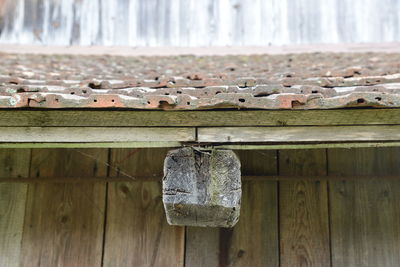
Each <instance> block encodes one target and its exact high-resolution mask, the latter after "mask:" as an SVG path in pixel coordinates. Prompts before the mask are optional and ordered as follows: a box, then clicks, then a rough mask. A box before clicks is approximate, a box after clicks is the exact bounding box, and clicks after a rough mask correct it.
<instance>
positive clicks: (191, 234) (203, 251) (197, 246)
mask: <svg viewBox="0 0 400 267" xmlns="http://www.w3.org/2000/svg"><path fill="white" fill-rule="evenodd" d="M219 232H220V229H219V228H210V227H207V228H205V227H190V226H188V227H186V242H185V266H219V254H220V253H219V246H220V240H219Z"/></svg>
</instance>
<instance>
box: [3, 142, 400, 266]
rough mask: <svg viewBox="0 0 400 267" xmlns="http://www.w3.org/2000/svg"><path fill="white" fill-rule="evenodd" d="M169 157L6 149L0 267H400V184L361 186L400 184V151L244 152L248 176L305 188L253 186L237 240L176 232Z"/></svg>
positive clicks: (215, 233)
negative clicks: (167, 184)
mask: <svg viewBox="0 0 400 267" xmlns="http://www.w3.org/2000/svg"><path fill="white" fill-rule="evenodd" d="M166 152H167V149H160V148H158V149H32V150H31V149H1V150H0V179H2V178H3V179H4V178H7V182H1V183H0V266H68V267H69V266H254V267H255V266H334V267H342V266H398V265H399V262H400V204H399V203H400V178H399V179H395V178H389V177H386V178H375V179H372V178H370V179H365V178H357V179H352V178H351V177H354V176H360V175H377V176H379V175H381V176H384V175H386V176H391V175H392V176H393V175H400V148H365V149H314V150H280V151H271V150H264V151H263V150H258V151H238V152H237V153H238V155H239V157H240V159H241V162H242V174H243V175H246V176H262V175H282V176H293V175H295V176H301V178H299V179H293V180H288V179H282V180H280V179H279V176H278V179H277V180H266V179H263V178H261V177H255V178H253V179H251V180H246V181H244V182H243V200H242V209H241V211H242V214H241V218H240V221H239V223H238V224H237V226H235V227H234V228H232V229H212V228H195V227H186V228H185V227H175V226H169V225H168V224H167V223H166V220H165V217H164V211H163V207H162V202H161V185H160V181H158V180H157V179H151V177H159V176H161V175H162V163H163V160H164V156H165V154H166ZM326 175H337V176H346V178H343V179H342V178H336V179H335V180H327V179H325V178H323V177H324V176H326ZM85 176H86V177H96V176H98V177H104V176H108V177H109V179H108V180H109V181H110V179H111V182H104V181H101V180H99V181H97V182H90V183H89V182H85V181H84V179H77V180H74V182H68V179H73V177H83V178H84V177H85ZM117 176H118V177H121V176H125V177H127V178H129V180H131V181H128V182H127V181H123V182H122V181H115V182H112V179H113V177H117ZM313 176H320V177H321V179H319V180H315V178H310V177H313ZM26 177H29V179H31V180H32V182H29V183H21V182H17V181H18V179H19V178H26ZM52 177H53V179H55V178H54V177H64V179H63V180H54V181H53V180H49V179H52ZM143 177H147V178H143ZM10 178H11V179H10ZM43 178H49V179H46V180H45V179H43ZM14 179H15V181H16V182H13V181H14ZM35 179H37V180H36V182H35Z"/></svg>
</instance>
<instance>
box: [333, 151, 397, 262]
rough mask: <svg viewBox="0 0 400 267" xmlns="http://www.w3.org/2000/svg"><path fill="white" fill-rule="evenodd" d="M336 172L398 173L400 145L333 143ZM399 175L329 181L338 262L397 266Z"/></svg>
mask: <svg viewBox="0 0 400 267" xmlns="http://www.w3.org/2000/svg"><path fill="white" fill-rule="evenodd" d="M328 157H329V174H331V175H346V176H351V175H399V174H400V148H379V149H377V148H365V149H364V148H363V149H330V150H329V151H328ZM399 203H400V181H399V180H398V179H370V180H366V179H362V180H359V181H357V180H341V181H330V209H331V239H332V262H333V266H398V264H399V262H400V212H399V211H400V209H399Z"/></svg>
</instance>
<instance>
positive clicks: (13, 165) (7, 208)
mask: <svg viewBox="0 0 400 267" xmlns="http://www.w3.org/2000/svg"><path fill="white" fill-rule="evenodd" d="M30 155H31V152H30V150H29V149H1V150H0V178H1V177H7V178H9V177H12V179H17V178H19V177H27V176H28V175H29V165H30ZM27 189H28V186H27V185H26V184H18V183H12V182H11V181H10V182H9V183H1V184H0V240H1V242H0V266H7V267H13V266H19V259H20V254H21V240H22V232H23V225H24V215H25V204H26V195H27Z"/></svg>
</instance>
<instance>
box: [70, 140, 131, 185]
mask: <svg viewBox="0 0 400 267" xmlns="http://www.w3.org/2000/svg"><path fill="white" fill-rule="evenodd" d="M73 150H74V151H76V152H78V153H79V154H81V155H84V156H86V157H89V158H91V159H94V160H95V161H96V162H98V163H101V164H104V165H106V166H107V167H109V168H110V169H113V170H115V171H116V172H117V173H120V174H122V175H124V176H126V177H128V178H129V179H131V180H132V181H136V180H137V178H135V177H133V176H132V175H129V174H128V173H126V172H124V171H122V170H121V169H120V168H118V167H115V166H113V165H111V164H109V163H108V162H105V161H102V160H99V159H98V158H96V157H94V156H92V155H90V154H87V153H85V152H82V151H80V150H79V149H77V148H73Z"/></svg>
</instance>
